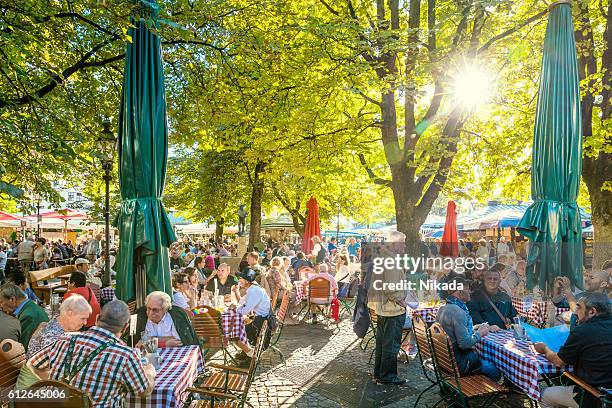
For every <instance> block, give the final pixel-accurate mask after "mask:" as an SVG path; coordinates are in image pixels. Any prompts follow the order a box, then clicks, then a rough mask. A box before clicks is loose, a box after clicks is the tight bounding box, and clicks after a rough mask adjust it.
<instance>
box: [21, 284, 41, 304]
mask: <svg viewBox="0 0 612 408" xmlns="http://www.w3.org/2000/svg"><path fill="white" fill-rule="evenodd" d="M23 293H25V294H26V296H27V297H28V299H30V300H32V301H34V302H36V303H40V299H39V298H38V296H36V293H34V291H33V290H32V288H31V287H29V286H28V287H27V288H26V290H25V291H24V292H23Z"/></svg>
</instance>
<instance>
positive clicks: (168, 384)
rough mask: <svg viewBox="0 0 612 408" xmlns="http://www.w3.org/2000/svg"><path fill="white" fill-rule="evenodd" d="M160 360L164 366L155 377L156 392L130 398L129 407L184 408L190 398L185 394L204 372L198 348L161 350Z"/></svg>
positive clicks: (128, 397) (131, 395)
mask: <svg viewBox="0 0 612 408" xmlns="http://www.w3.org/2000/svg"><path fill="white" fill-rule="evenodd" d="M159 356H160V357H161V366H160V368H159V370H157V375H156V376H155V386H154V387H153V392H152V393H151V395H147V396H146V397H137V396H136V395H134V394H131V393H130V394H128V395H127V397H126V404H125V406H126V407H130V408H136V407H147V408H148V407H151V408H170V407H182V406H183V404H184V403H185V400H186V399H187V397H188V395H189V393H188V392H186V391H185V390H186V389H187V387H190V386H191V384H193V382H194V381H195V379H196V378H197V377H198V374H200V373H202V372H203V371H204V363H203V360H202V353H201V352H200V348H199V347H198V346H183V347H172V348H162V349H159Z"/></svg>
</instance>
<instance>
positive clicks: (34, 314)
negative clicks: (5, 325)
mask: <svg viewBox="0 0 612 408" xmlns="http://www.w3.org/2000/svg"><path fill="white" fill-rule="evenodd" d="M17 319H19V323H20V324H21V337H20V339H19V342H20V343H21V344H23V347H24V348H25V350H26V351H28V343H30V338H31V337H32V334H33V333H34V331H35V330H36V329H37V328H38V325H39V324H41V323H42V322H48V321H49V316H47V313H45V310H44V309H43V308H42V307H40V306H38V305H37V304H36V303H34V302H33V301H31V300H26V304H25V305H23V308H22V309H21V310H20V311H19V314H18V315H17Z"/></svg>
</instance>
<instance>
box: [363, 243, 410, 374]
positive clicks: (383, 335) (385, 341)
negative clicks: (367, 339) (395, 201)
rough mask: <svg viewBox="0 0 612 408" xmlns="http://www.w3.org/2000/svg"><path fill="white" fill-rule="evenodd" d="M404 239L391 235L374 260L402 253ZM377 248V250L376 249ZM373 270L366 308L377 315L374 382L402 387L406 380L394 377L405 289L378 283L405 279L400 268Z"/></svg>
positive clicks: (402, 321) (396, 281) (404, 317)
mask: <svg viewBox="0 0 612 408" xmlns="http://www.w3.org/2000/svg"><path fill="white" fill-rule="evenodd" d="M405 239H406V236H405V235H404V234H402V233H401V232H393V233H392V234H391V236H390V239H389V241H388V242H389V243H388V244H383V245H384V246H382V247H380V251H378V252H379V253H378V254H377V255H376V257H378V258H395V255H396V254H403V252H404V241H405ZM376 249H378V248H376ZM382 269H383V270H382V271H376V270H373V274H372V279H371V286H370V288H369V289H368V307H369V308H370V309H373V311H374V312H375V313H376V316H377V323H376V349H375V352H374V357H375V362H374V379H375V381H377V382H379V383H382V384H393V385H403V384H405V383H406V380H404V379H402V378H400V377H399V376H398V375H397V353H398V352H399V349H400V346H401V342H402V328H403V327H404V322H405V320H406V302H405V299H406V290H397V289H396V288H393V289H395V290H392V288H391V287H390V286H382V285H381V284H389V283H398V282H400V281H402V280H405V279H406V273H405V271H404V270H403V269H400V268H397V267H392V268H384V267H383V268H382Z"/></svg>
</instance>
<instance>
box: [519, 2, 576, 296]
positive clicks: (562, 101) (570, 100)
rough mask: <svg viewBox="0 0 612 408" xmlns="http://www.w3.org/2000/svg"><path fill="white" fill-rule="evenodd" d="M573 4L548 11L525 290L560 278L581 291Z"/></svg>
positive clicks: (524, 226)
mask: <svg viewBox="0 0 612 408" xmlns="http://www.w3.org/2000/svg"><path fill="white" fill-rule="evenodd" d="M578 84H579V82H578V63H577V54H576V44H575V42H574V26H573V22H572V11H571V7H570V4H569V2H567V1H560V2H557V3H554V4H553V5H551V7H550V14H549V16H548V26H547V28H546V38H545V40H544V53H543V57H542V70H541V73H540V89H539V94H538V105H537V111H536V119H535V129H534V135H533V151H532V161H533V163H532V168H531V196H532V199H533V201H534V203H533V204H532V205H531V206H530V207H529V209H528V210H527V211H526V212H525V214H524V216H523V218H522V219H521V221H520V223H519V226H518V230H519V232H520V233H521V234H523V235H525V236H527V237H528V238H529V239H530V241H531V242H530V250H529V257H528V260H527V287H528V288H529V289H532V288H533V287H534V286H536V285H537V286H539V287H540V288H541V289H542V290H546V291H548V292H550V289H551V285H552V283H553V280H554V278H555V277H557V276H566V277H568V278H569V279H570V281H571V282H572V284H573V285H575V286H578V287H582V264H583V262H582V227H581V220H580V213H579V208H578V205H577V204H576V197H577V196H578V191H579V186H580V174H581V170H582V132H581V115H580V91H579V85H578Z"/></svg>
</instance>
